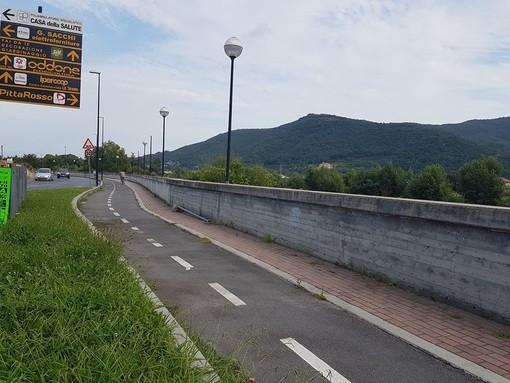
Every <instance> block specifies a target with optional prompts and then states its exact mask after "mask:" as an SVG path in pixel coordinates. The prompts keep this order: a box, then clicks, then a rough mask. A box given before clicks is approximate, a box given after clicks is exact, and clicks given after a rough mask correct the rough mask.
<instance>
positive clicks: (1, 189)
mask: <svg viewBox="0 0 510 383" xmlns="http://www.w3.org/2000/svg"><path fill="white" fill-rule="evenodd" d="M11 174H12V170H11V168H0V224H4V223H7V218H9V201H10V199H11V177H12V176H11Z"/></svg>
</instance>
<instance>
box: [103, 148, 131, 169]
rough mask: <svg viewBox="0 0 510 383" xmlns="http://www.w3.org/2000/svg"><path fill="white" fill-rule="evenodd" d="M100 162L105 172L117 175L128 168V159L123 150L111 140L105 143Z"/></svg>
mask: <svg viewBox="0 0 510 383" xmlns="http://www.w3.org/2000/svg"><path fill="white" fill-rule="evenodd" d="M101 161H102V165H103V166H104V168H103V170H104V171H105V172H110V173H119V172H120V171H121V170H124V171H126V170H127V168H128V166H127V165H128V159H127V156H126V152H125V150H124V148H121V147H120V146H119V145H118V144H116V143H115V142H113V141H111V140H108V141H107V142H105V143H104V145H103V147H102V153H101Z"/></svg>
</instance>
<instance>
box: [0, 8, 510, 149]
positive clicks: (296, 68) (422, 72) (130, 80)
mask: <svg viewBox="0 0 510 383" xmlns="http://www.w3.org/2000/svg"><path fill="white" fill-rule="evenodd" d="M20 3H21V4H19V5H18V4H16V7H19V8H21V9H28V10H32V11H35V10H36V8H37V5H38V4H39V3H40V2H37V3H36V2H34V1H33V0H21V1H20ZM43 6H44V10H45V13H48V14H51V15H53V14H54V15H57V16H68V17H72V18H77V19H81V20H83V21H84V25H85V27H84V29H85V36H84V51H83V75H82V91H81V109H80V110H79V111H68V110H62V109H59V108H51V107H42V106H32V105H24V104H12V103H6V102H2V103H0V115H1V116H2V119H3V120H4V121H5V123H4V121H3V122H2V126H9V127H10V128H9V129H5V130H6V131H5V132H4V131H2V138H1V140H2V144H3V145H4V148H5V151H6V153H8V154H22V153H35V154H37V155H39V154H41V153H42V154H43V155H44V154H46V153H62V152H63V150H64V149H63V146H64V145H66V146H67V148H68V149H67V151H68V152H73V153H75V154H77V155H81V154H82V150H81V145H82V143H83V142H82V141H84V140H85V138H87V137H88V136H91V139H93V140H94V139H95V136H94V134H95V126H96V117H95V116H96V103H97V99H96V92H97V88H96V87H97V76H93V75H90V74H89V73H88V71H89V70H98V71H101V73H102V75H101V80H102V94H101V97H102V101H101V104H102V109H101V114H102V115H104V116H105V128H106V139H112V140H113V141H115V142H117V143H119V144H120V145H121V146H123V147H125V149H126V152H128V153H131V152H135V153H136V152H137V151H138V150H140V151H142V150H143V146H142V141H143V140H146V141H147V140H148V138H149V136H150V135H153V138H154V148H155V149H156V150H160V149H159V148H160V147H161V138H160V136H161V126H162V121H161V117H160V116H159V113H158V111H159V108H160V107H161V106H166V107H168V108H169V109H170V116H169V117H168V118H167V127H168V133H167V143H166V148H167V149H169V150H173V149H176V148H179V147H181V146H184V145H187V144H191V143H195V142H199V141H203V140H205V139H207V138H210V137H212V136H215V135H217V134H219V133H223V132H225V131H226V128H227V118H228V116H227V112H228V86H229V74H230V60H229V59H228V58H227V57H226V56H225V54H224V52H223V43H224V42H225V40H226V39H227V38H229V37H231V36H237V37H238V38H239V39H241V41H242V42H243V45H244V50H243V53H242V55H241V56H240V57H239V58H238V59H236V61H235V87H234V113H233V127H234V129H239V128H243V127H274V126H278V125H280V124H283V123H287V122H290V121H292V120H294V119H297V118H299V117H301V116H303V115H306V114H308V113H331V114H336V115H341V116H345V117H351V118H361V119H367V120H374V121H384V122H388V121H416V122H423V123H446V122H460V121H463V120H466V119H471V118H496V117H500V116H503V115H508V106H507V105H508V101H507V100H508V96H509V93H510V87H509V85H510V84H509V82H510V80H509V79H510V25H509V24H508V21H507V15H508V14H510V2H508V1H507V0H484V1H482V0H398V1H397V0H394V1H392V0H348V1H341V2H339V1H337V0H317V1H308V0H293V1H291V0H280V1H277V2H275V1H269V0H260V1H257V2H255V1H248V0H241V1H239V0H238V1H233V0H221V1H214V2H212V1H207V0H188V1H185V2H184V1H177V0H152V1H141V0H140V1H134V0H79V1H78V0H47V1H46V2H43ZM11 127H15V128H14V129H12V128H11ZM3 129H4V128H3ZM46 137H47V138H46ZM233 150H235V147H233Z"/></svg>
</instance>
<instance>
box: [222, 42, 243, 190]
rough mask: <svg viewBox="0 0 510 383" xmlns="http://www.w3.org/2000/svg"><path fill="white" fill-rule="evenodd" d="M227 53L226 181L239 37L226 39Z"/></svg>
mask: <svg viewBox="0 0 510 383" xmlns="http://www.w3.org/2000/svg"><path fill="white" fill-rule="evenodd" d="M223 49H225V53H226V55H227V56H228V57H230V60H231V64H230V99H229V106H228V135H227V166H226V170H225V183H227V184H228V183H229V182H230V135H231V131H232V93H233V86H234V60H235V59H236V58H237V57H239V56H240V55H241V53H242V52H243V46H242V45H241V41H239V39H238V38H237V37H231V38H229V39H228V40H227V41H225V45H224V46H223Z"/></svg>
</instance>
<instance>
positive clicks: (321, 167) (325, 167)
mask: <svg viewBox="0 0 510 383" xmlns="http://www.w3.org/2000/svg"><path fill="white" fill-rule="evenodd" d="M319 169H333V165H331V164H330V163H328V162H323V163H322V164H320V165H319Z"/></svg>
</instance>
